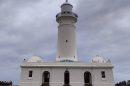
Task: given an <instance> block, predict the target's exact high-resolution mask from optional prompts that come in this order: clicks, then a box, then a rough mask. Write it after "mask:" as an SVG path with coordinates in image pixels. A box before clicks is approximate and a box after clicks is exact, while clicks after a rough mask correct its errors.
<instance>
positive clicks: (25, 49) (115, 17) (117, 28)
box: [0, 0, 130, 84]
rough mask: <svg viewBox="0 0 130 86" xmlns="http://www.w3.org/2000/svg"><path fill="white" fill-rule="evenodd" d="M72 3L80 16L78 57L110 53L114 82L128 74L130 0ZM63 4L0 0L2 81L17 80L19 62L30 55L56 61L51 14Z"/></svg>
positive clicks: (43, 0)
mask: <svg viewBox="0 0 130 86" xmlns="http://www.w3.org/2000/svg"><path fill="white" fill-rule="evenodd" d="M70 2H71V3H72V4H73V5H74V11H75V12H76V13H77V14H78V16H79V18H78V22H77V48H78V57H79V59H80V60H81V61H84V60H85V61H90V60H91V59H92V58H93V57H94V56H95V55H97V54H99V55H101V56H104V57H107V58H110V59H111V60H112V63H113V64H114V66H115V68H114V75H115V81H121V80H127V79H129V78H128V77H127V76H130V72H128V70H129V67H128V65H130V64H129V61H130V58H129V57H130V54H129V51H130V48H129V47H128V46H130V40H129V37H130V34H129V33H130V30H129V28H130V24H129V22H130V12H129V9H130V6H129V3H130V1H129V0H114V1H113V0H71V1H70ZM62 3H63V1H62V0H61V1H59V0H0V68H1V69H0V70H3V71H5V72H2V71H0V75H6V76H2V77H0V80H8V78H9V79H11V80H13V81H14V83H17V84H18V80H19V77H18V75H19V76H20V67H19V65H20V64H21V63H22V60H23V59H24V58H29V57H31V56H32V55H38V56H40V57H42V58H43V59H44V60H47V61H54V60H55V57H56V47H57V44H56V43H57V26H58V24H57V23H56V20H55V15H56V14H57V13H58V12H59V11H60V5H61V4H62ZM121 70H124V71H121ZM7 71H10V74H9V73H8V72H7ZM15 74H17V75H16V76H13V75H15ZM119 75H120V77H121V78H120V77H119Z"/></svg>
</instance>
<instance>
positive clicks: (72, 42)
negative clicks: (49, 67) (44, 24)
mask: <svg viewBox="0 0 130 86" xmlns="http://www.w3.org/2000/svg"><path fill="white" fill-rule="evenodd" d="M72 8H73V6H72V5H71V4H69V3H68V0H66V2H65V3H63V4H62V5H61V12H60V13H58V14H57V15H56V21H57V22H58V23H59V26H58V43H57V44H58V45H57V46H58V48H57V57H56V61H78V59H77V49H76V26H75V23H76V22H77V18H78V16H77V14H76V13H74V12H73V11H72Z"/></svg>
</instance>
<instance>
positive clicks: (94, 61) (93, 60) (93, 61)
mask: <svg viewBox="0 0 130 86" xmlns="http://www.w3.org/2000/svg"><path fill="white" fill-rule="evenodd" d="M92 63H106V60H105V59H104V58H103V57H101V56H99V55H97V56H96V57H95V58H93V59H92Z"/></svg>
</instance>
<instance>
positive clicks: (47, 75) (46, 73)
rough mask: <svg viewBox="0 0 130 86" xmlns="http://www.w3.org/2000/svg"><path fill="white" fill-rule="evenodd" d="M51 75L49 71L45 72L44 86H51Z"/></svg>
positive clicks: (43, 77)
mask: <svg viewBox="0 0 130 86" xmlns="http://www.w3.org/2000/svg"><path fill="white" fill-rule="evenodd" d="M49 80H50V73H49V72H48V71H44V72H43V76H42V86H49Z"/></svg>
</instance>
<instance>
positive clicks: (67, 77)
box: [64, 70, 70, 86]
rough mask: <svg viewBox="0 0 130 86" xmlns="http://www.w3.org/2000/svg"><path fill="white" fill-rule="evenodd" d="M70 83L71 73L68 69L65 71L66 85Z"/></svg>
mask: <svg viewBox="0 0 130 86" xmlns="http://www.w3.org/2000/svg"><path fill="white" fill-rule="evenodd" d="M69 83H70V74H69V71H68V70H66V71H65V73H64V86H69Z"/></svg>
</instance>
